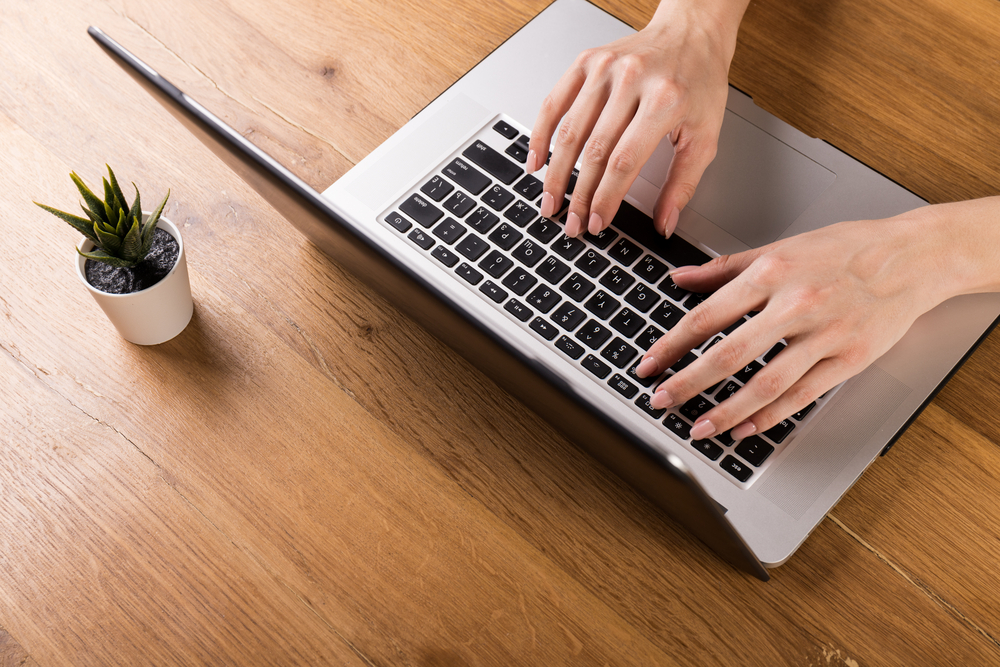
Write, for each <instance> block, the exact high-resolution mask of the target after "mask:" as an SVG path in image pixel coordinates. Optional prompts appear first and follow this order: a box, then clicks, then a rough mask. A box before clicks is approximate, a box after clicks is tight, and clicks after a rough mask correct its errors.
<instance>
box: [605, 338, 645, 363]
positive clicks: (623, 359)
mask: <svg viewBox="0 0 1000 667" xmlns="http://www.w3.org/2000/svg"><path fill="white" fill-rule="evenodd" d="M637 353H638V352H637V350H636V349H635V348H634V347H632V346H631V345H629V344H628V343H626V342H625V341H623V340H622V339H621V338H618V337H615V339H614V340H613V341H611V342H610V343H609V344H608V346H607V347H605V348H604V349H603V350H601V356H602V357H604V358H605V359H607V360H608V361H610V362H611V363H613V364H614V365H615V367H617V368H625V367H626V366H628V362H630V361H632V359H633V358H634V357H635V355H636V354H637Z"/></svg>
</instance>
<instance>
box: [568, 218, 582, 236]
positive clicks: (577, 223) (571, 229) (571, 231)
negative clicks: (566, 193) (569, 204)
mask: <svg viewBox="0 0 1000 667" xmlns="http://www.w3.org/2000/svg"><path fill="white" fill-rule="evenodd" d="M582 231H583V220H580V216H578V215H577V214H576V213H573V212H572V211H570V213H569V215H567V216H566V236H572V237H573V238H576V237H577V236H579V235H580V232H582Z"/></svg>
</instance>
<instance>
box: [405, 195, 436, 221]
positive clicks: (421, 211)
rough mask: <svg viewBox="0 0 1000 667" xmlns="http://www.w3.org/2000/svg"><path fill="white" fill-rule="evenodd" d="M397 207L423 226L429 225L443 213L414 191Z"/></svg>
mask: <svg viewBox="0 0 1000 667" xmlns="http://www.w3.org/2000/svg"><path fill="white" fill-rule="evenodd" d="M399 208H400V210H402V211H403V213H405V214H406V215H408V216H410V217H411V218H413V219H414V220H416V221H417V222H418V223H419V224H420V225H421V226H423V227H430V226H431V225H433V224H434V223H435V222H437V221H438V220H440V219H441V216H442V215H444V213H442V212H441V209H439V208H438V207H436V206H434V205H433V204H431V203H430V202H429V201H427V200H426V199H424V198H423V197H421V196H420V195H418V194H416V193H413V194H412V195H410V197H409V198H408V199H407V200H406V201H404V202H403V203H402V204H400V205H399Z"/></svg>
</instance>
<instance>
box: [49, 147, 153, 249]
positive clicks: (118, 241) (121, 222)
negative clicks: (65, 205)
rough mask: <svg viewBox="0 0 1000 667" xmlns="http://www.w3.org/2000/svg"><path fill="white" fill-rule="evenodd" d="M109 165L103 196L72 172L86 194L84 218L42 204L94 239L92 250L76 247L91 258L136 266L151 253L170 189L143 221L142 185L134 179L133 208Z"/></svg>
mask: <svg viewBox="0 0 1000 667" xmlns="http://www.w3.org/2000/svg"><path fill="white" fill-rule="evenodd" d="M105 166H107V167H108V176H109V177H110V180H109V179H108V178H105V179H104V199H103V201H102V200H101V198H100V197H98V196H97V195H95V194H94V193H93V192H91V190H90V188H88V187H87V186H86V185H85V184H84V182H83V180H82V179H81V178H80V177H79V176H77V174H76V172H72V173H70V175H69V177H70V178H72V179H73V182H74V183H75V184H76V187H77V189H78V190H79V191H80V194H81V195H82V196H83V200H84V201H85V202H86V204H87V205H86V206H83V205H81V207H82V208H83V212H84V213H85V214H86V215H87V217H86V218H81V217H80V216H78V215H73V214H72V213H66V212H65V211H60V210H58V209H55V208H52V207H51V206H46V205H45V204H39V203H38V202H35V204H37V205H38V206H40V207H42V208H44V209H45V210H46V211H48V212H49V213H51V214H52V215H54V216H56V217H57V218H61V219H62V220H65V221H66V222H68V223H69V224H70V225H71V226H72V227H73V228H74V229H76V230H77V231H79V232H80V233H81V234H83V235H84V236H86V237H87V238H88V239H90V240H91V241H93V242H94V245H95V246H96V248H95V249H94V250H92V251H90V252H84V251H82V250H80V249H79V248H77V252H79V253H80V254H81V255H83V256H84V257H86V258H87V259H92V260H94V261H95V262H103V263H105V264H109V265H111V266H114V267H133V266H135V265H136V264H138V263H139V262H141V261H142V260H143V259H145V258H146V255H147V254H149V249H150V247H151V246H152V245H153V232H155V231H156V223H157V221H158V220H159V219H160V214H161V213H162V212H163V206H164V205H165V204H166V203H167V199H169V198H170V190H167V196H166V197H164V198H163V201H161V202H160V205H159V206H157V207H156V210H155V211H153V213H152V214H151V215H150V216H149V219H148V220H146V223H145V224H143V223H142V206H141V205H140V203H139V188H138V187H136V185H135V183H133V184H132V187H134V188H135V201H134V202H133V203H132V206H131V208H130V207H129V206H128V204H127V203H126V202H125V195H124V194H123V193H122V190H121V188H120V187H118V179H116V178H115V172H113V171H111V167H110V166H108V165H105Z"/></svg>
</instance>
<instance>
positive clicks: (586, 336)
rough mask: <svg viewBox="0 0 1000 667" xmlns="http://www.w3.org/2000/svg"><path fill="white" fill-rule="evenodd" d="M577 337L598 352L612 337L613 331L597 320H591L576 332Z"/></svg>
mask: <svg viewBox="0 0 1000 667" xmlns="http://www.w3.org/2000/svg"><path fill="white" fill-rule="evenodd" d="M576 337H577V340H580V341H582V342H584V343H586V344H587V347H589V348H590V349H591V350H596V349H597V348H599V347H600V346H602V345H604V341H606V340H607V339H608V338H610V337H611V330H610V329H608V328H607V327H605V326H604V325H603V324H601V323H600V322H598V321H597V320H589V321H588V322H587V323H586V324H584V325H583V326H582V327H580V330H579V331H577V332H576Z"/></svg>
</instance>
